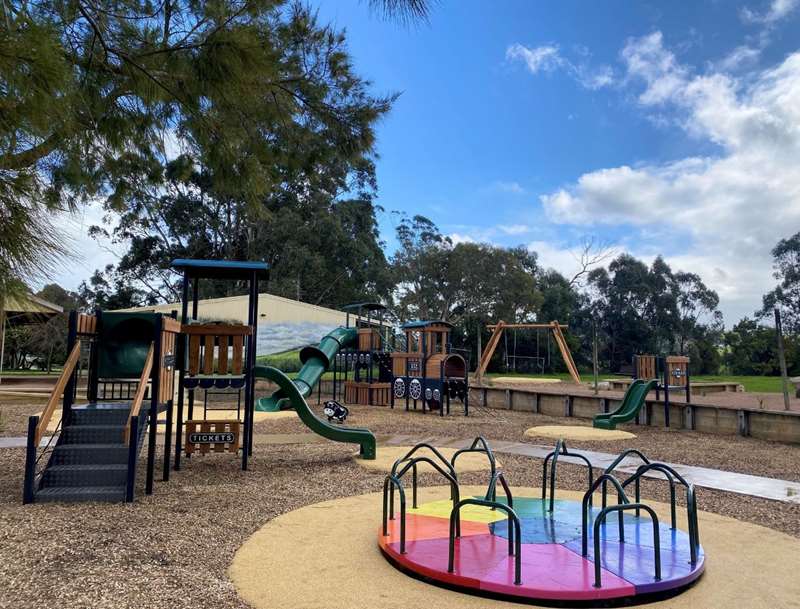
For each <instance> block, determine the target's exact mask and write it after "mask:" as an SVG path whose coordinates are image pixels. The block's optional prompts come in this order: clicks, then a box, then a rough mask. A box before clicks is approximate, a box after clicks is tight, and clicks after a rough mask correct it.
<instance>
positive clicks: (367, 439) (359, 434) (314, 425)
mask: <svg viewBox="0 0 800 609" xmlns="http://www.w3.org/2000/svg"><path fill="white" fill-rule="evenodd" d="M357 336H358V333H357V330H356V329H355V328H336V329H335V330H334V331H333V332H331V333H330V334H328V335H327V336H325V337H324V338H323V339H322V340H321V341H320V343H319V346H317V347H304V348H303V349H302V350H301V351H300V361H302V362H303V367H302V368H301V369H300V372H298V374H297V377H296V378H295V379H294V380H292V379H290V378H289V377H288V376H286V375H285V374H284V373H283V372H281V371H280V370H278V369H277V368H272V367H271V366H256V368H255V376H256V377H258V378H265V379H268V380H270V381H272V382H274V383H276V384H277V385H278V389H277V391H275V393H273V394H272V395H271V396H269V397H266V398H261V399H259V400H258V402H257V403H256V410H257V411H260V412H276V411H278V410H288V409H290V408H294V410H295V411H296V412H297V415H298V416H299V417H300V420H301V421H303V423H305V424H306V425H307V426H308V427H309V428H310V429H311V430H312V431H313V432H314V433H318V434H319V435H321V436H323V437H325V438H328V439H329V440H334V441H336V442H350V443H352V444H358V445H360V446H361V457H362V458H363V459H374V458H375V436H374V435H373V434H372V432H371V431H369V430H368V429H356V428H348V427H339V426H338V425H330V424H328V423H327V422H325V421H323V420H322V419H320V418H319V417H317V415H315V414H314V413H313V412H312V410H311V408H309V406H308V403H307V402H306V400H305V398H306V396H309V395H311V390H312V389H313V387H314V385H316V384H317V382H318V381H319V379H320V377H321V376H322V374H323V372H325V370H327V369H328V367H329V366H330V365H331V363H332V361H333V358H334V357H335V356H336V354H337V353H338V352H339V350H340V349H343V348H345V347H348V346H351V345H353V344H355V341H356V339H357Z"/></svg>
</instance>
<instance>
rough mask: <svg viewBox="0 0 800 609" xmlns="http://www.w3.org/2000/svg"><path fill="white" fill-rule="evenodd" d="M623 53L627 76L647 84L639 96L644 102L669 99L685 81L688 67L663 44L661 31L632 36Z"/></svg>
mask: <svg viewBox="0 0 800 609" xmlns="http://www.w3.org/2000/svg"><path fill="white" fill-rule="evenodd" d="M621 57H622V60H623V62H624V63H625V65H626V67H627V73H628V77H629V78H638V79H641V80H643V81H644V82H645V84H646V85H647V86H646V88H645V90H644V91H643V92H642V94H641V95H640V96H639V102H640V103H642V104H644V105H653V104H660V103H663V102H666V101H668V100H669V99H670V98H671V97H672V96H673V95H675V94H676V93H677V92H678V91H680V89H681V87H682V86H683V84H684V83H685V81H686V77H687V73H688V71H687V69H686V68H685V67H683V66H681V65H680V64H679V63H678V61H677V59H676V58H675V54H674V53H672V51H669V50H667V49H665V48H664V45H663V36H662V34H661V32H653V33H652V34H649V35H647V36H642V37H641V38H631V39H629V40H628V42H627V43H626V44H625V47H624V48H623V49H622V52H621Z"/></svg>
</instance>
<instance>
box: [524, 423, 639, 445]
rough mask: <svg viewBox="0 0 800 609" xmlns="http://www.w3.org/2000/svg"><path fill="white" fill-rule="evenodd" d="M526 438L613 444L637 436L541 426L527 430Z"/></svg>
mask: <svg viewBox="0 0 800 609" xmlns="http://www.w3.org/2000/svg"><path fill="white" fill-rule="evenodd" d="M525 437H526V438H555V439H557V440H558V439H564V440H576V441H577V440H586V441H588V442H603V441H607V442H613V441H614V440H630V439H632V438H635V437H636V434H632V433H630V432H627V431H622V430H620V429H595V428H594V427H587V426H585V425H540V426H539V427H531V428H530V429H526V430H525Z"/></svg>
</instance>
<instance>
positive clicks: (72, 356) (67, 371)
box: [34, 340, 81, 446]
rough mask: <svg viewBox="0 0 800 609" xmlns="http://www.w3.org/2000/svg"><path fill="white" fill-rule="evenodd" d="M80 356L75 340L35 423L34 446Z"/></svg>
mask: <svg viewBox="0 0 800 609" xmlns="http://www.w3.org/2000/svg"><path fill="white" fill-rule="evenodd" d="M80 356H81V341H79V340H76V341H75V345H74V346H73V347H72V351H70V353H69V357H68V358H67V361H66V362H65V363H64V369H63V370H62V371H61V376H59V377H58V381H57V382H56V386H55V387H53V392H52V393H51V394H50V399H49V400H47V405H46V406H45V407H44V410H43V411H42V414H41V416H40V418H39V422H38V424H37V425H36V431H35V432H34V444H35V445H36V446H39V443H40V442H41V441H42V436H43V435H44V432H45V431H47V426H48V425H49V424H50V419H51V418H52V417H53V413H54V412H55V410H56V404H57V403H58V398H60V397H61V394H62V393H64V388H65V387H66V386H67V383H68V382H69V379H70V377H71V376H72V373H73V372H74V371H75V366H76V364H77V363H78V360H79V359H80Z"/></svg>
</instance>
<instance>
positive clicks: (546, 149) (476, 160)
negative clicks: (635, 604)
mask: <svg viewBox="0 0 800 609" xmlns="http://www.w3.org/2000/svg"><path fill="white" fill-rule="evenodd" d="M312 5H314V6H318V7H319V14H320V19H322V20H323V21H330V22H332V23H333V24H334V25H335V26H336V27H338V28H343V29H346V30H347V39H348V44H349V49H350V52H351V54H352V56H353V64H354V66H355V69H356V71H357V72H358V73H359V74H360V75H362V76H364V77H366V78H368V79H370V80H371V81H372V83H373V85H372V87H373V91H374V92H375V93H376V94H384V93H393V92H396V93H400V97H399V98H398V100H397V102H396V104H395V106H394V108H393V109H392V111H391V113H390V114H389V115H388V116H387V117H386V118H385V119H383V120H382V121H381V123H380V124H379V126H378V129H377V134H378V142H377V152H378V154H379V159H378V161H377V174H378V185H379V193H378V199H377V203H378V204H379V205H381V206H382V207H383V208H384V209H385V211H384V212H382V213H381V215H380V224H381V233H382V237H383V239H384V240H385V241H386V242H387V246H388V249H389V251H391V250H392V248H393V247H394V239H393V233H394V228H395V227H396V225H397V214H396V213H394V212H404V213H406V214H409V215H413V214H422V215H424V216H426V217H428V218H430V219H431V220H433V221H434V222H435V223H436V224H437V225H438V226H439V228H440V229H441V230H442V232H443V233H445V234H447V235H449V236H450V237H451V238H452V239H453V241H454V242H459V241H482V242H489V243H493V244H497V245H504V246H516V245H524V246H526V247H528V248H530V249H532V250H534V251H536V252H537V253H538V254H539V259H540V262H541V264H542V265H544V266H546V267H552V268H556V269H557V270H559V271H561V272H563V273H565V274H570V273H573V272H574V271H575V270H576V260H575V252H576V251H577V249H578V248H579V246H580V244H581V243H582V242H583V241H585V240H586V239H594V240H595V241H597V242H601V243H604V244H607V245H608V246H609V247H611V248H612V249H613V251H615V252H617V253H621V252H628V253H631V254H633V255H635V256H637V257H639V258H642V259H643V260H645V261H648V262H649V261H652V259H653V258H654V257H655V256H657V255H662V256H663V257H664V258H665V259H666V260H667V262H668V263H669V264H670V265H671V266H672V267H673V269H674V270H684V271H691V272H696V273H698V274H699V275H700V276H701V277H702V278H703V280H704V281H705V282H706V284H707V285H709V286H710V287H711V288H713V289H715V290H716V291H717V293H718V294H719V296H720V309H721V310H722V312H723V314H724V316H725V321H726V325H727V326H731V325H732V324H733V323H735V322H736V321H738V320H739V319H740V318H741V317H743V316H745V315H752V314H753V312H754V311H755V310H756V309H757V308H759V307H760V302H761V296H762V295H763V294H764V293H765V292H767V291H768V290H770V289H771V288H772V287H774V285H775V283H776V281H775V279H774V278H773V276H772V268H771V266H772V265H771V262H772V261H771V256H770V250H771V249H772V247H774V245H775V244H776V243H777V241H778V240H779V239H781V238H785V237H788V236H790V235H791V234H793V233H795V232H797V231H798V230H800V169H798V168H800V0H742V1H741V2H738V1H735V0H734V1H721V0H720V1H712V2H644V1H637V2H621V1H614V0H608V1H606V2H602V3H600V2H583V1H563V0H562V1H559V2H529V1H526V0H523V1H518V2H517V1H510V0H503V1H497V2H485V1H458V2H457V1H455V0H441V1H440V2H438V3H436V2H434V3H433V6H432V12H431V17H430V20H429V23H426V24H417V25H411V26H403V25H400V24H397V23H396V22H391V21H385V20H384V19H382V18H381V16H380V15H379V14H376V13H375V12H374V11H370V9H369V3H368V2H366V1H364V0H362V1H359V0H312ZM99 216H100V213H99V212H98V211H97V210H96V209H94V208H87V209H86V210H84V212H83V215H82V216H81V217H79V218H77V219H73V220H72V228H71V230H72V232H73V235H74V239H75V241H76V243H77V244H78V249H80V251H81V252H83V257H82V259H81V260H80V261H78V262H76V263H75V264H74V265H73V266H72V267H71V268H70V269H69V271H65V272H64V273H63V275H62V276H61V277H59V278H58V279H59V280H60V281H61V283H62V285H64V286H65V287H75V286H77V284H78V283H80V281H81V280H82V279H84V278H86V277H88V275H89V274H90V273H91V271H92V270H93V269H94V268H97V267H100V266H102V265H103V264H105V263H106V262H113V260H114V257H115V253H114V251H113V248H111V249H109V247H108V245H107V244H106V245H104V244H97V243H91V242H89V240H88V239H87V238H86V237H85V236H84V234H83V233H84V232H85V228H86V226H88V225H89V224H92V223H95V222H96V221H97V220H98V219H99Z"/></svg>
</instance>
